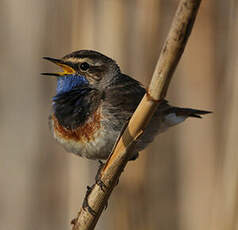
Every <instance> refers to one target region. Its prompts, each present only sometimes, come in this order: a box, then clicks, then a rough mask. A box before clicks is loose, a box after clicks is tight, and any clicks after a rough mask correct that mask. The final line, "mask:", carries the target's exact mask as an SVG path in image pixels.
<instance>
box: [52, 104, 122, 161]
mask: <svg viewBox="0 0 238 230" xmlns="http://www.w3.org/2000/svg"><path fill="white" fill-rule="evenodd" d="M101 110H102V109H101V108H100V107H99V108H98V109H97V110H96V111H95V112H94V113H93V114H92V115H91V116H90V117H89V118H88V119H87V120H86V121H85V123H84V124H81V125H80V126H79V127H77V128H75V129H68V128H65V127H63V126H62V125H60V123H59V121H58V120H57V118H56V116H55V115H54V114H53V115H51V117H50V122H49V123H50V128H51V131H52V134H53V136H54V138H55V139H56V140H57V141H58V142H59V143H61V144H62V145H63V146H64V148H65V149H66V150H67V151H69V152H72V153H75V154H77V155H80V156H82V157H86V158H90V159H105V158H106V157H107V156H108V154H109V153H110V151H111V149H112V147H113V144H114V141H115V139H116V137H117V135H118V133H117V132H114V131H113V130H108V129H106V128H105V127H104V123H105V117H103V115H102V111H101Z"/></svg>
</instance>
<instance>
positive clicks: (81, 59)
mask: <svg viewBox="0 0 238 230" xmlns="http://www.w3.org/2000/svg"><path fill="white" fill-rule="evenodd" d="M65 61H68V62H72V63H82V62H87V63H88V64H89V65H93V66H102V63H100V62H93V61H92V59H90V58H67V59H66V60H65Z"/></svg>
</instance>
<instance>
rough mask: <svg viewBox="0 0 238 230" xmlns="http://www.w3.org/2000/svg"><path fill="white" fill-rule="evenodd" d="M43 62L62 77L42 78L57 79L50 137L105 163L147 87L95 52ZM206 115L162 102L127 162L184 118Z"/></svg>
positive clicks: (72, 54)
mask: <svg viewBox="0 0 238 230" xmlns="http://www.w3.org/2000/svg"><path fill="white" fill-rule="evenodd" d="M44 59H46V60H48V61H51V62H53V63H55V64H56V65H58V66H60V67H62V69H63V71H62V72H57V73H43V75H51V76H56V79H57V87H56V95H55V96H54V97H53V102H52V107H53V111H52V114H51V115H50V117H49V126H50V129H51V132H52V134H53V136H54V138H55V139H56V140H57V141H58V142H59V143H60V144H62V145H63V146H64V148H65V149H66V150H67V151H69V152H72V153H75V154H77V155H79V156H81V157H86V158H89V159H106V158H107V157H108V156H109V154H110V152H111V150H112V148H113V146H114V144H115V142H116V140H117V138H118V136H119V135H120V133H121V131H122V129H123V127H124V126H125V124H126V123H127V122H128V121H129V119H130V117H131V116H132V114H133V112H134V111H135V109H136V107H137V106H138V104H139V102H140V100H141V99H142V97H143V96H144V94H145V93H146V90H145V88H144V87H143V86H142V85H141V84H140V83H139V82H138V81H136V80H135V79H133V78H131V77H129V76H127V75H125V74H123V73H122V72H121V71H120V68H119V66H118V65H117V64H116V62H115V61H114V60H112V59H111V58H109V57H107V56H105V55H103V54H101V53H99V52H96V51H92V50H80V51H76V52H73V53H70V54H68V55H66V56H64V57H63V58H62V59H55V58H50V57H44ZM207 113H209V112H208V111H203V110H196V109H190V108H179V107H174V106H170V105H169V104H168V102H167V101H165V100H164V101H163V102H162V103H161V104H160V105H159V106H158V108H157V110H156V112H155V113H154V115H153V117H152V119H151V122H150V123H149V125H148V127H147V128H146V130H145V131H144V133H143V134H142V136H141V137H140V138H139V140H138V141H137V143H136V148H135V152H134V153H132V155H131V159H135V158H136V157H137V155H138V151H140V150H142V149H144V148H145V147H146V145H147V144H148V143H150V142H152V140H153V138H154V137H155V136H156V134H158V133H161V132H163V131H165V130H166V129H167V128H169V127H171V126H174V125H177V124H179V123H181V122H183V121H184V120H185V119H186V118H188V117H196V118H201V115H203V114H207Z"/></svg>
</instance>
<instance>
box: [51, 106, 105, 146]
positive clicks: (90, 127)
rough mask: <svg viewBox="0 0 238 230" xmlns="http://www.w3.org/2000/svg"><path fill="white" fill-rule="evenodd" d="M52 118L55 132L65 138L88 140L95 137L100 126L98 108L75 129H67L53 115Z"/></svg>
mask: <svg viewBox="0 0 238 230" xmlns="http://www.w3.org/2000/svg"><path fill="white" fill-rule="evenodd" d="M52 120H53V129H54V132H55V134H56V135H57V136H59V137H62V138H64V139H66V140H74V141H81V142H90V141H91V140H93V139H94V138H95V133H96V132H97V131H98V130H99V129H100V128H101V122H100V120H101V113H100V110H99V109H98V110H96V111H95V112H94V113H93V114H92V115H91V116H90V117H89V118H88V120H87V121H86V122H85V123H84V124H82V125H80V126H79V127H77V128H75V129H68V128H65V127H63V126H62V125H60V123H59V122H58V119H57V118H56V116H55V115H52Z"/></svg>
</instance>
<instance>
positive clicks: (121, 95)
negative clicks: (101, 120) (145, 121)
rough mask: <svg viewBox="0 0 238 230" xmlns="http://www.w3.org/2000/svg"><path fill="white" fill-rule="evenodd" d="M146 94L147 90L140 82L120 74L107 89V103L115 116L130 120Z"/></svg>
mask: <svg viewBox="0 0 238 230" xmlns="http://www.w3.org/2000/svg"><path fill="white" fill-rule="evenodd" d="M145 92H146V90H145V88H144V87H143V86H142V85H141V84H140V83H139V82H138V81H136V80H135V79H133V78H131V77H129V76H127V75H125V74H120V75H119V76H118V77H116V78H115V79H114V80H113V82H112V83H111V84H110V85H109V86H108V87H107V88H106V90H105V103H107V104H108V106H109V107H110V112H111V113H113V114H114V116H116V117H118V118H119V119H123V120H128V119H129V118H130V117H131V115H132V114H133V112H134V111H135V109H136V107H137V106H138V104H139V102H140V101H141V99H142V97H143V96H144V94H145Z"/></svg>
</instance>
